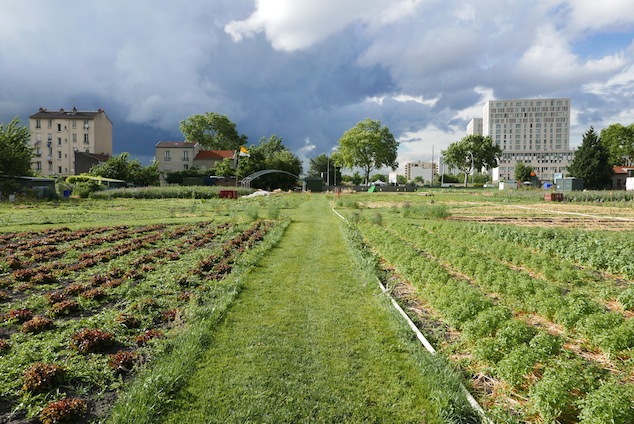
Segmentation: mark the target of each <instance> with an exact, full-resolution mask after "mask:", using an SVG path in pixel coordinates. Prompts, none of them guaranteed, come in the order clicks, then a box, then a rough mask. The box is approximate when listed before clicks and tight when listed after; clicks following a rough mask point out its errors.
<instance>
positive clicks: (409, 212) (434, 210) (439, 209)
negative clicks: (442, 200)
mask: <svg viewBox="0 0 634 424" xmlns="http://www.w3.org/2000/svg"><path fill="white" fill-rule="evenodd" d="M403 216H404V217H406V218H409V217H420V218H426V219H446V218H448V217H450V216H451V212H450V211H449V208H448V207H447V206H445V205H440V204H439V205H435V204H434V205H431V204H430V205H416V206H409V207H406V208H404V209H403Z"/></svg>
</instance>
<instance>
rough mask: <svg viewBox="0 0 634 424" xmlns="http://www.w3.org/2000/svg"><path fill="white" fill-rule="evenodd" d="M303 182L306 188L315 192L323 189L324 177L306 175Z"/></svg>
mask: <svg viewBox="0 0 634 424" xmlns="http://www.w3.org/2000/svg"><path fill="white" fill-rule="evenodd" d="M304 182H305V183H306V190H310V191H312V192H316V193H319V192H322V191H324V179H323V178H321V177H308V178H305V179H304Z"/></svg>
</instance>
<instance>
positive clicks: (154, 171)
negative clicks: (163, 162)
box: [89, 152, 159, 187]
mask: <svg viewBox="0 0 634 424" xmlns="http://www.w3.org/2000/svg"><path fill="white" fill-rule="evenodd" d="M89 174H90V175H92V176H96V177H104V178H112V179H116V180H123V181H127V182H129V183H131V184H133V185H135V186H138V187H146V186H157V185H159V170H158V163H157V162H155V163H153V164H152V165H150V166H143V165H141V162H139V161H138V160H136V159H135V160H130V154H129V153H127V152H124V153H121V154H120V155H117V156H113V157H111V158H110V159H108V160H107V161H106V162H104V163H102V164H101V165H95V166H93V167H92V168H91V169H90V172H89Z"/></svg>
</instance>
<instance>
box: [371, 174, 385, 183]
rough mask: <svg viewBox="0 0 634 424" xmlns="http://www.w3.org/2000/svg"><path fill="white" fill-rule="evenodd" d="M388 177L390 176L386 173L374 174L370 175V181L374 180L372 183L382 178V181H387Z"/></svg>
mask: <svg viewBox="0 0 634 424" xmlns="http://www.w3.org/2000/svg"><path fill="white" fill-rule="evenodd" d="M387 178H388V177H387V175H386V174H373V175H372V176H371V177H370V182H372V183H373V182H375V181H379V180H381V181H383V182H384V183H386V182H387Z"/></svg>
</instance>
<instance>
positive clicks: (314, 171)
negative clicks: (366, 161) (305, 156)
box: [307, 154, 342, 185]
mask: <svg viewBox="0 0 634 424" xmlns="http://www.w3.org/2000/svg"><path fill="white" fill-rule="evenodd" d="M309 164H310V168H309V169H308V173H307V175H308V176H309V177H322V176H323V178H324V181H326V182H330V184H333V185H334V184H335V182H341V181H342V180H341V168H340V167H338V166H337V165H336V163H335V159H334V158H329V157H328V156H327V155H325V154H321V155H319V156H317V157H316V158H312V159H310V160H309ZM329 173H330V175H328V174H329ZM328 177H330V178H328Z"/></svg>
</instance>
